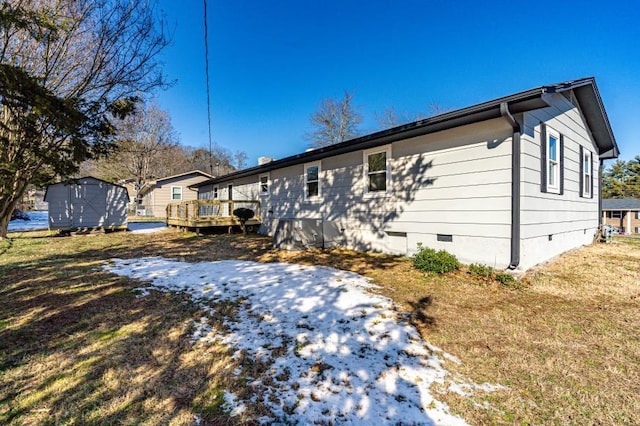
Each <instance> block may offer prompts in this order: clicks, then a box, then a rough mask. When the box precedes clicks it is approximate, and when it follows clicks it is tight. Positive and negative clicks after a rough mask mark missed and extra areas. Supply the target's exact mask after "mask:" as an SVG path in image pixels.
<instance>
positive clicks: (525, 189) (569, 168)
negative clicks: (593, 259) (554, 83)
mask: <svg viewBox="0 0 640 426" xmlns="http://www.w3.org/2000/svg"><path fill="white" fill-rule="evenodd" d="M548 101H549V102H550V104H551V105H550V106H549V107H547V108H542V109H537V110H534V111H531V112H527V113H525V114H524V126H523V127H524V128H523V135H522V139H521V140H522V157H521V161H522V178H521V191H522V198H521V243H520V244H521V246H520V247H521V253H522V256H521V259H520V267H521V268H522V269H527V268H529V267H531V266H533V265H535V264H538V263H540V262H542V261H544V260H547V259H549V258H551V257H553V256H556V255H558V254H560V253H562V252H564V251H567V250H569V249H572V248H575V247H579V246H581V245H586V244H590V243H591V242H593V238H594V236H595V234H596V232H597V228H598V194H599V187H598V169H599V168H598V164H599V157H598V149H597V148H596V146H595V143H594V141H593V138H592V136H591V134H590V132H589V130H588V128H587V125H586V123H585V121H584V119H583V118H582V114H581V112H580V110H579V108H578V107H577V106H576V105H574V104H573V103H572V102H571V101H570V99H568V98H567V97H565V96H563V95H559V94H552V95H550V97H549V98H548ZM541 123H544V124H545V125H546V126H547V128H548V129H553V130H555V131H556V132H558V133H560V134H561V135H562V136H563V141H564V185H563V193H562V194H555V193H550V192H542V190H541V176H542V171H541V161H540V151H541V147H540V144H541V143H546V141H542V134H541ZM580 146H582V147H583V148H584V149H587V150H589V152H591V153H593V174H594V176H593V179H592V182H593V187H592V193H593V197H591V196H589V197H582V196H581V195H580V182H581V179H580V162H581V161H582V160H581V159H580Z"/></svg>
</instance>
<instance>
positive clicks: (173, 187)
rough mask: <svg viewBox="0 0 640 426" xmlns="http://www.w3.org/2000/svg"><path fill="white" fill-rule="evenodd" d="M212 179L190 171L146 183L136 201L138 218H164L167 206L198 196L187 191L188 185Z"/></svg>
mask: <svg viewBox="0 0 640 426" xmlns="http://www.w3.org/2000/svg"><path fill="white" fill-rule="evenodd" d="M211 178H213V176H212V175H210V174H208V173H205V172H201V171H200V170H192V171H190V172H187V173H182V174H179V175H175V176H169V177H165V178H162V179H157V180H154V181H151V182H148V183H146V184H145V185H143V186H142V188H140V192H139V193H138V200H137V204H138V205H137V208H136V211H137V214H138V215H140V216H156V217H165V216H166V211H167V204H169V203H175V202H180V201H190V200H196V199H197V197H198V194H197V192H196V191H195V190H193V189H189V186H190V185H194V184H197V183H199V182H203V181H205V180H208V179H211Z"/></svg>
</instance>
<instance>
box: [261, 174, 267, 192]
mask: <svg viewBox="0 0 640 426" xmlns="http://www.w3.org/2000/svg"><path fill="white" fill-rule="evenodd" d="M268 194H269V175H268V174H267V175H260V195H268Z"/></svg>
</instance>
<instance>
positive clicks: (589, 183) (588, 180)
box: [580, 145, 593, 198]
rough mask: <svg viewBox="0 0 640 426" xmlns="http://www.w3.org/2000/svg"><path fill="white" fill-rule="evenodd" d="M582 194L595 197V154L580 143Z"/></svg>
mask: <svg viewBox="0 0 640 426" xmlns="http://www.w3.org/2000/svg"><path fill="white" fill-rule="evenodd" d="M580 196H581V197H585V198H593V154H592V153H591V151H589V150H588V149H586V148H585V147H583V146H582V145H580Z"/></svg>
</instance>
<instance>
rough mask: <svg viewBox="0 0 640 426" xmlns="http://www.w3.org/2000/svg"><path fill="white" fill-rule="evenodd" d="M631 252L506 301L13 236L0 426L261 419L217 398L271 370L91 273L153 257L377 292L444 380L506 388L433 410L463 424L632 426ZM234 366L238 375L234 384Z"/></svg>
mask: <svg viewBox="0 0 640 426" xmlns="http://www.w3.org/2000/svg"><path fill="white" fill-rule="evenodd" d="M639 243H640V240H629V239H621V240H617V241H616V242H615V243H614V244H609V245H597V246H592V247H587V248H585V249H581V250H576V251H573V252H571V253H567V254H565V255H563V256H561V257H559V258H558V259H555V260H554V261H553V262H550V263H549V264H547V265H544V266H542V267H540V268H537V269H536V270H533V271H530V272H529V273H527V274H526V275H525V276H524V277H522V280H521V282H522V283H524V286H523V288H520V289H516V290H513V289H507V288H504V287H502V286H500V285H499V284H497V283H495V282H484V281H482V280H480V279H478V278H474V277H472V276H470V275H469V274H467V273H466V272H465V271H460V272H458V273H456V274H453V275H449V276H445V277H438V276H425V275H423V274H422V273H419V272H418V271H416V270H414V269H413V268H412V267H411V265H410V262H409V261H408V260H407V259H404V258H398V257H392V256H384V255H373V254H362V253H356V252H352V251H348V250H333V251H310V252H279V251H275V250H272V249H270V241H269V240H268V239H266V238H263V237H259V236H239V235H232V236H229V235H213V236H206V237H196V236H194V235H193V234H180V233H177V232H173V231H169V232H166V233H162V234H150V235H131V234H124V233H121V234H110V235H104V236H90V237H70V238H56V237H52V236H51V235H50V234H48V233H46V232H39V233H23V234H14V235H13V238H12V239H11V240H9V241H5V242H0V423H14V424H33V423H76V424H79V423H145V424H158V423H166V424H168V423H172V424H189V423H191V422H192V421H193V418H194V417H193V416H194V414H198V415H200V416H202V417H203V418H204V419H205V422H206V423H212V424H230V423H238V422H243V421H246V419H248V418H251V417H252V416H259V415H261V414H262V413H264V408H263V407H260V406H257V405H256V406H253V407H249V412H248V413H247V415H246V416H245V417H243V418H241V419H238V418H233V419H232V418H229V417H227V416H225V414H224V412H223V411H222V410H221V406H220V398H221V395H222V391H223V390H233V391H234V392H236V393H239V394H240V395H250V394H251V393H252V392H253V391H254V390H253V389H252V388H251V386H250V384H249V383H250V382H249V380H248V379H247V378H248V377H253V378H258V377H261V376H264V375H265V372H266V371H268V367H269V366H267V365H257V364H255V363H252V362H251V361H250V360H248V359H246V358H244V357H242V356H240V357H239V358H236V359H232V358H231V356H230V355H231V354H230V353H229V351H228V350H227V349H226V348H224V347H220V346H216V345H211V344H209V345H196V346H192V345H190V344H189V335H190V327H191V326H190V324H191V321H192V320H194V319H197V318H199V317H200V314H201V313H200V312H199V311H198V308H196V307H195V306H193V305H192V304H191V303H189V302H188V301H186V300H183V299H182V298H181V297H180V296H179V295H174V294H168V293H158V292H152V293H151V295H150V296H147V297H145V298H136V297H135V294H134V293H133V292H132V291H131V290H132V289H133V288H135V287H136V286H138V285H139V283H136V282H133V281H131V280H128V279H126V278H116V277H114V276H112V275H109V274H106V273H104V272H102V271H101V270H100V265H101V264H102V262H103V261H104V260H105V259H109V258H112V257H122V258H126V257H141V256H157V255H162V256H167V257H173V258H179V259H184V260H187V261H195V260H218V259H230V258H233V259H246V260H259V261H263V262H271V261H287V262H298V263H304V264H315V265H327V266H333V267H337V268H341V269H346V270H352V271H355V272H358V273H361V274H363V275H366V276H369V277H371V278H372V279H373V280H374V282H376V283H377V284H379V285H380V286H381V287H380V288H379V289H378V290H377V291H378V292H379V293H381V294H384V295H386V296H388V297H390V298H391V299H393V300H394V302H395V303H396V304H397V306H398V309H401V310H405V311H409V312H411V314H412V315H411V316H410V318H411V321H412V322H413V323H414V324H415V325H416V326H417V327H418V328H419V329H420V331H421V333H422V334H423V336H424V337H425V338H426V339H427V340H429V341H430V342H431V343H433V344H435V345H437V346H440V347H442V348H443V349H444V350H446V351H447V352H449V353H451V354H454V355H456V356H457V357H459V358H460V359H461V360H462V364H461V365H456V364H452V363H448V365H447V367H448V368H449V369H450V370H452V371H455V373H457V374H463V375H466V376H468V377H471V378H472V379H473V380H475V381H476V382H479V383H481V382H484V381H488V382H491V383H500V384H503V385H506V386H508V389H507V390H505V391H499V392H495V393H492V394H487V395H484V394H479V395H477V396H476V399H475V400H473V401H472V400H470V399H466V398H461V397H457V396H454V395H451V394H443V395H442V398H443V399H444V400H446V401H447V402H448V403H449V404H450V405H451V406H452V408H453V410H454V412H456V413H458V414H460V415H462V416H463V417H464V418H465V419H467V421H469V422H470V423H472V424H500V423H504V424H513V423H520V424H640V414H639V413H640V402H638V401H639V399H638V397H637V396H638V395H640V367H639V366H640V341H639V339H640V337H639V336H640V309H639V307H640V244H639ZM218 308H219V311H220V312H221V313H222V312H227V313H232V312H233V306H226V307H224V306H219V307H218ZM218 319H220V318H218ZM213 325H214V326H215V327H221V326H222V325H221V323H220V322H217V323H216V322H214V324H213ZM238 366H239V367H241V368H242V374H241V375H239V376H234V375H232V374H231V371H233V370H234V369H236V367H238ZM474 402H475V403H480V404H483V403H485V402H488V404H489V405H490V406H491V407H492V408H490V409H487V408H480V407H478V406H477V404H474Z"/></svg>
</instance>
